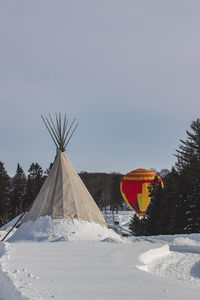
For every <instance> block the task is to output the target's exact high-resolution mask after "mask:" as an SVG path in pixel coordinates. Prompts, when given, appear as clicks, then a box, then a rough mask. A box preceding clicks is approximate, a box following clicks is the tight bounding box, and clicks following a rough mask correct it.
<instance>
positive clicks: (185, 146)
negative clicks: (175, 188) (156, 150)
mask: <svg viewBox="0 0 200 300" xmlns="http://www.w3.org/2000/svg"><path fill="white" fill-rule="evenodd" d="M190 128H191V132H190V131H188V130H187V131H186V134H187V138H186V140H185V141H184V140H180V145H179V149H177V150H176V152H177V153H176V155H175V156H176V157H177V162H176V168H177V170H178V171H179V172H180V173H182V172H188V174H189V175H190V176H191V175H193V176H196V175H197V176H198V174H199V172H200V119H197V120H196V121H192V123H191V125H190Z"/></svg>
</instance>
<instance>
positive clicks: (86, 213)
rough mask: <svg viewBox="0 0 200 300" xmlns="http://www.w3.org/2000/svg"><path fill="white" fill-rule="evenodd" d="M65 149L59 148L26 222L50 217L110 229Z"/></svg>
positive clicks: (25, 219)
mask: <svg viewBox="0 0 200 300" xmlns="http://www.w3.org/2000/svg"><path fill="white" fill-rule="evenodd" d="M60 128H61V126H60ZM62 135H63V134H62ZM63 136H64V135H63ZM63 148H64V147H63V145H62V147H57V156H56V159H55V161H54V164H53V166H52V168H51V170H50V172H49V174H48V177H47V178H46V180H45V182H44V184H43V186H42V188H41V190H40V192H39V194H38V195H37V197H36V199H35V201H34V203H33V205H32V207H31V209H30V211H29V212H28V213H27V215H26V216H25V218H24V222H26V221H29V220H36V219H37V218H39V217H40V216H46V215H49V216H51V217H52V218H53V219H60V218H66V219H73V218H76V219H78V220H84V221H89V222H95V223H99V224H100V225H102V226H107V225H106V222H105V220H104V217H103V215H102V214H101V212H100V210H99V208H98V206H97V205H96V203H95V201H94V199H93V198H92V196H91V195H90V193H89V192H88V190H87V188H86V186H85V185H84V183H83V182H82V180H81V178H80V177H79V175H78V174H77V172H76V171H75V169H74V168H73V166H72V164H71V163H70V161H69V159H68V158H67V155H66V154H65V152H64V151H63ZM60 149H62V150H60Z"/></svg>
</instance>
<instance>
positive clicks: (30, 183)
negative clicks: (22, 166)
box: [24, 163, 44, 210]
mask: <svg viewBox="0 0 200 300" xmlns="http://www.w3.org/2000/svg"><path fill="white" fill-rule="evenodd" d="M28 172H29V174H28V179H27V187H26V197H25V198H26V202H25V204H24V210H26V209H27V208H28V207H29V205H31V203H33V201H34V200H35V198H36V196H37V194H38V193H39V190H40V188H41V187H42V184H43V182H44V177H43V170H42V168H41V166H40V165H39V164H38V163H32V164H31V166H30V168H29V170H28Z"/></svg>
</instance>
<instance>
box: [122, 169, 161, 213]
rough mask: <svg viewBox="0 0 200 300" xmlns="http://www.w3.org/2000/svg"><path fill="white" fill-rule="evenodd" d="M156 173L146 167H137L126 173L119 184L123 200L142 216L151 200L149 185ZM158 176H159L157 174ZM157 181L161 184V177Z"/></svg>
mask: <svg viewBox="0 0 200 300" xmlns="http://www.w3.org/2000/svg"><path fill="white" fill-rule="evenodd" d="M156 176H157V174H156V173H155V172H153V171H149V170H146V169H137V170H134V171H132V172H130V173H128V174H126V175H125V176H124V177H123V179H122V181H121V185H120V189H121V194H122V197H123V199H124V200H125V202H126V203H127V204H128V205H129V206H130V207H131V208H132V209H134V210H135V211H136V213H137V214H138V216H144V215H145V213H146V211H147V207H148V206H149V203H150V201H151V197H150V195H149V185H150V183H151V182H152V181H153V180H154V178H155V177H156ZM158 177H159V176H158ZM159 181H160V182H161V185H162V186H163V182H162V179H161V178H160V177H159Z"/></svg>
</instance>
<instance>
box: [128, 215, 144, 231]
mask: <svg viewBox="0 0 200 300" xmlns="http://www.w3.org/2000/svg"><path fill="white" fill-rule="evenodd" d="M145 224H146V217H138V216H137V214H136V213H135V214H134V215H133V217H132V218H131V222H130V225H129V230H130V232H131V233H132V234H133V235H136V236H142V235H148V232H146V230H145Z"/></svg>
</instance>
